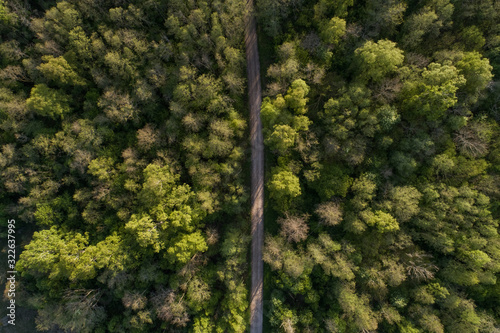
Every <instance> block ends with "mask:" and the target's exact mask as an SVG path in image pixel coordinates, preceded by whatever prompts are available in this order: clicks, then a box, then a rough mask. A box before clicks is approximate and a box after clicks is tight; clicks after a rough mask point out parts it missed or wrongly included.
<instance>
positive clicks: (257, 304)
mask: <svg viewBox="0 0 500 333" xmlns="http://www.w3.org/2000/svg"><path fill="white" fill-rule="evenodd" d="M253 7H254V4H253V0H248V1H247V8H246V9H247V13H246V18H245V47H246V58H247V76H248V103H249V107H250V144H251V149H252V153H251V160H252V166H251V168H252V176H251V177H252V179H251V184H252V185H251V186H252V189H251V192H252V193H251V198H252V199H251V205H252V207H251V212H250V214H251V223H252V283H251V284H252V286H251V294H250V295H251V296H250V297H251V299H250V332H251V333H260V332H262V321H263V304H262V298H263V279H264V274H263V271H264V265H263V262H262V246H263V243H264V142H263V136H262V123H261V121H260V106H261V102H262V89H261V85H260V64H259V51H258V48H257V27H256V26H257V24H256V20H255V16H254V14H253Z"/></svg>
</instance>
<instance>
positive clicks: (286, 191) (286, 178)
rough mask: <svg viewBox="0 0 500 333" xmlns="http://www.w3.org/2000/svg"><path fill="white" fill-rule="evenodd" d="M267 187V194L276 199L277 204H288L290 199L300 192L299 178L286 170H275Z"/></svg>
mask: <svg viewBox="0 0 500 333" xmlns="http://www.w3.org/2000/svg"><path fill="white" fill-rule="evenodd" d="M267 187H268V189H269V195H270V196H271V198H273V199H274V200H276V202H277V204H278V205H279V206H281V205H285V206H290V204H291V202H292V200H293V199H294V198H296V197H298V196H299V195H300V194H301V193H302V192H301V189H300V182H299V178H298V177H297V176H295V175H294V174H293V173H292V172H290V171H286V170H276V171H275V172H274V173H273V175H272V177H271V179H270V181H269V183H268V184H267ZM282 207H284V206H282Z"/></svg>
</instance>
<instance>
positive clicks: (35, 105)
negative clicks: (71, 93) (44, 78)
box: [26, 83, 71, 119]
mask: <svg viewBox="0 0 500 333" xmlns="http://www.w3.org/2000/svg"><path fill="white" fill-rule="evenodd" d="M69 101H70V99H69V97H68V96H66V95H65V94H64V93H62V92H61V91H59V90H57V89H52V88H49V87H47V85H45V84H43V83H42V84H37V85H35V86H34V87H33V89H31V94H30V97H29V98H28V99H27V100H26V106H27V107H28V108H29V109H31V110H32V111H34V112H36V113H37V114H39V115H41V116H45V117H50V118H53V119H58V118H64V116H65V115H66V114H68V113H70V112H71V108H70V106H69Z"/></svg>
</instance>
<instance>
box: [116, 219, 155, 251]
mask: <svg viewBox="0 0 500 333" xmlns="http://www.w3.org/2000/svg"><path fill="white" fill-rule="evenodd" d="M125 230H127V231H129V232H130V233H131V234H132V237H133V238H134V239H135V240H136V241H137V243H138V244H139V246H141V247H148V246H152V247H153V250H154V251H155V252H160V250H161V248H162V244H161V243H160V242H159V233H158V230H157V226H156V225H155V223H154V222H153V220H152V219H151V218H150V217H149V216H142V217H138V216H136V215H132V217H131V219H130V221H129V222H128V223H127V224H126V225H125Z"/></svg>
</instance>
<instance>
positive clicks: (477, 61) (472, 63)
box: [456, 52, 493, 104]
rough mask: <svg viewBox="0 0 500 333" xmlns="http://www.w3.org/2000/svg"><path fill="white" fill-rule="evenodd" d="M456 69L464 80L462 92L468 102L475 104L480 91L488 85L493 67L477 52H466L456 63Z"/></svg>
mask: <svg viewBox="0 0 500 333" xmlns="http://www.w3.org/2000/svg"><path fill="white" fill-rule="evenodd" d="M456 66H457V69H458V70H459V71H460V74H462V75H463V76H464V78H465V80H466V83H465V85H464V86H463V90H464V91H465V92H466V93H467V96H469V97H468V99H469V100H468V102H469V103H471V104H472V103H475V102H476V101H477V98H478V96H479V94H480V93H481V91H483V90H484V88H486V86H487V85H488V83H490V81H491V79H492V78H493V75H492V74H491V71H492V69H493V67H491V66H490V62H489V61H488V59H486V58H482V57H481V55H480V54H479V53H478V52H467V53H465V54H464V56H463V58H462V59H461V60H460V61H459V62H457V64H456Z"/></svg>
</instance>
